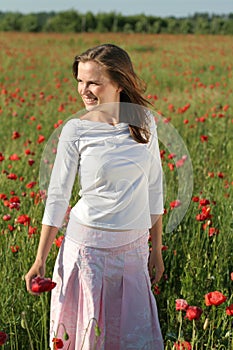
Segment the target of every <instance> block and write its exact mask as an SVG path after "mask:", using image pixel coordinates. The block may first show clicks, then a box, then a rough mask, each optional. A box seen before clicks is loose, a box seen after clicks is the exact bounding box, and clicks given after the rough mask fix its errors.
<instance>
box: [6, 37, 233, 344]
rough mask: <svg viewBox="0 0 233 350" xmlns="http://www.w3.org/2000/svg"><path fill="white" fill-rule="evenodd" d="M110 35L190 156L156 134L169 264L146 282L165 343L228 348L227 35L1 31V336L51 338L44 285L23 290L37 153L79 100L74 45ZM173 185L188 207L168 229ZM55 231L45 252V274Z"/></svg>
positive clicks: (232, 142) (232, 92) (230, 118)
mask: <svg viewBox="0 0 233 350" xmlns="http://www.w3.org/2000/svg"><path fill="white" fill-rule="evenodd" d="M106 42H112V43H114V44H116V45H119V46H121V47H123V48H124V49H125V50H126V51H127V52H128V53H129V54H130V56H131V58H132V61H133V64H134V67H135V70H136V72H137V74H138V75H139V76H140V77H141V78H142V79H143V80H144V81H145V82H146V84H147V90H146V92H145V96H146V97H147V99H148V101H149V102H150V103H151V109H152V110H153V111H155V113H156V115H159V116H160V117H161V120H162V123H163V124H164V127H165V132H166V130H168V131H169V130H170V129H169V126H171V128H173V130H176V132H177V134H178V135H179V139H180V140H182V142H183V144H184V145H185V147H186V149H187V153H188V158H189V172H188V173H186V171H185V169H186V168H185V166H186V164H187V162H186V159H187V158H186V156H187V155H183V158H182V157H181V158H180V157H178V154H177V153H176V152H175V151H174V149H175V150H176V148H173V145H172V142H173V141H172V138H171V139H170V140H169V142H168V143H166V142H164V139H162V138H161V139H160V153H161V160H162V165H163V172H164V179H165V183H166V197H165V213H164V234H163V247H162V250H163V257H164V263H165V273H164V276H163V278H162V280H161V281H160V282H159V284H158V285H153V286H152V289H153V292H154V295H155V298H156V300H157V305H158V312H159V318H160V323H161V328H162V333H163V337H164V344H165V349H166V350H186V349H188V350H191V349H195V350H218V349H219V350H220V349H221V350H230V349H233V318H232V317H233V297H232V291H233V215H232V214H233V204H232V203H233V41H232V36H217V35H216V36H211V35H186V36H185V35H166V34H161V35H152V34H146V35H145V34H144V35H142V34H117V33H105V34H97V33H85V34H48V33H40V34H32V33H31V34H26V33H0V46H1V51H0V56H1V59H0V77H1V79H0V122H1V124H0V167H1V171H0V268H1V272H0V276H1V298H0V346H1V347H2V349H4V350H8V349H9V350H24V349H25V350H47V349H49V347H48V326H49V299H50V293H49V292H46V291H45V292H44V293H42V294H41V295H40V296H39V297H37V296H32V295H29V294H28V293H27V292H26V288H25V282H24V275H25V274H26V273H27V271H28V269H29V268H30V266H31V264H32V263H33V261H34V257H35V255H36V250H37V244H38V240H39V234H40V228H41V219H42V215H43V209H44V203H43V199H44V193H43V191H42V190H41V188H40V182H39V173H40V166H41V158H42V153H43V150H44V148H45V146H46V143H47V142H48V140H49V138H50V135H51V134H52V133H53V132H54V130H56V129H57V128H59V127H62V124H63V123H64V122H65V121H66V120H67V119H68V118H70V116H71V115H72V114H74V113H76V112H77V111H80V110H82V109H83V105H82V102H81V99H80V97H79V96H78V94H77V82H76V81H75V79H74V78H73V76H72V63H73V59H74V56H75V55H77V54H78V53H80V52H83V51H84V50H85V49H87V48H89V47H91V46H95V45H98V44H101V43H106ZM166 128H168V129H166ZM158 135H159V126H158ZM54 153H55V150H54ZM180 169H181V170H182V169H184V171H183V173H182V174H183V175H184V179H183V178H182V177H179V176H178V175H179V171H180ZM190 169H191V172H190ZM191 180H192V181H191ZM179 188H181V190H182V189H185V191H184V193H187V194H188V196H189V200H188V203H186V212H185V213H184V215H183V217H182V220H179V222H177V224H176V225H175V226H174V227H173V229H172V230H166V227H167V223H168V222H169V218H170V217H171V215H175V214H176V212H178V211H179V208H181V207H182V204H183V203H182V202H183V201H184V200H185V198H180V197H179V196H178V195H177V193H178V194H179ZM183 197H185V196H183ZM73 203H74V198H73V197H72V200H71V206H72V204H73ZM63 234H64V231H61V232H60V233H59V235H58V237H57V239H56V240H55V242H54V244H53V247H52V250H51V252H50V254H49V257H48V260H47V270H46V277H47V278H49V277H50V278H51V277H52V271H53V264H54V262H55V258H56V255H57V252H58V249H59V247H60V245H61V242H62V239H63ZM55 288H56V287H55ZM99 331H101V330H99ZM67 344H68V335H67V334H66V332H64V339H56V335H55V336H54V349H62V348H63V349H68V346H67Z"/></svg>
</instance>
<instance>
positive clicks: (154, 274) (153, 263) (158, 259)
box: [148, 250, 164, 284]
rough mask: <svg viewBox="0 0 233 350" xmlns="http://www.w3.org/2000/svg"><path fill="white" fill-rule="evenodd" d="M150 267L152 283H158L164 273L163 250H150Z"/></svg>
mask: <svg viewBox="0 0 233 350" xmlns="http://www.w3.org/2000/svg"><path fill="white" fill-rule="evenodd" d="M148 269H149V275H150V278H151V283H152V284H154V283H158V282H159V281H160V279H161V277H162V275H163V273H164V263H163V257H162V251H158V250H154V251H153V250H152V251H151V252H150V256H149V262H148Z"/></svg>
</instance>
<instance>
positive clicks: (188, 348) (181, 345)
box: [174, 340, 192, 350]
mask: <svg viewBox="0 0 233 350" xmlns="http://www.w3.org/2000/svg"><path fill="white" fill-rule="evenodd" d="M174 346H175V349H176V350H192V345H191V344H190V343H189V342H188V341H185V340H183V341H178V342H176V343H174Z"/></svg>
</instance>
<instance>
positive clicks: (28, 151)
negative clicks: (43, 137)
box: [24, 148, 32, 156]
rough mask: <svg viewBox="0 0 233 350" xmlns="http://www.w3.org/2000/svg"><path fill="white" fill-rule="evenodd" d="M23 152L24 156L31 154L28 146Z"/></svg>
mask: <svg viewBox="0 0 233 350" xmlns="http://www.w3.org/2000/svg"><path fill="white" fill-rule="evenodd" d="M24 153H25V154H26V156H28V155H29V154H32V152H31V150H30V149H29V148H28V149H25V151H24Z"/></svg>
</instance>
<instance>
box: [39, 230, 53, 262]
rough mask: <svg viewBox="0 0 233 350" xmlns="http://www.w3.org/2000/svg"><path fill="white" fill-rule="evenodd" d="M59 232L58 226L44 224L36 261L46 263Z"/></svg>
mask: <svg viewBox="0 0 233 350" xmlns="http://www.w3.org/2000/svg"><path fill="white" fill-rule="evenodd" d="M57 233H58V227H55V226H48V225H42V230H41V235H40V242H39V245H38V249H37V254H36V261H40V262H42V263H45V261H46V259H47V256H48V254H49V252H50V249H51V247H52V244H53V242H54V239H55V237H56V235H57Z"/></svg>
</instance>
